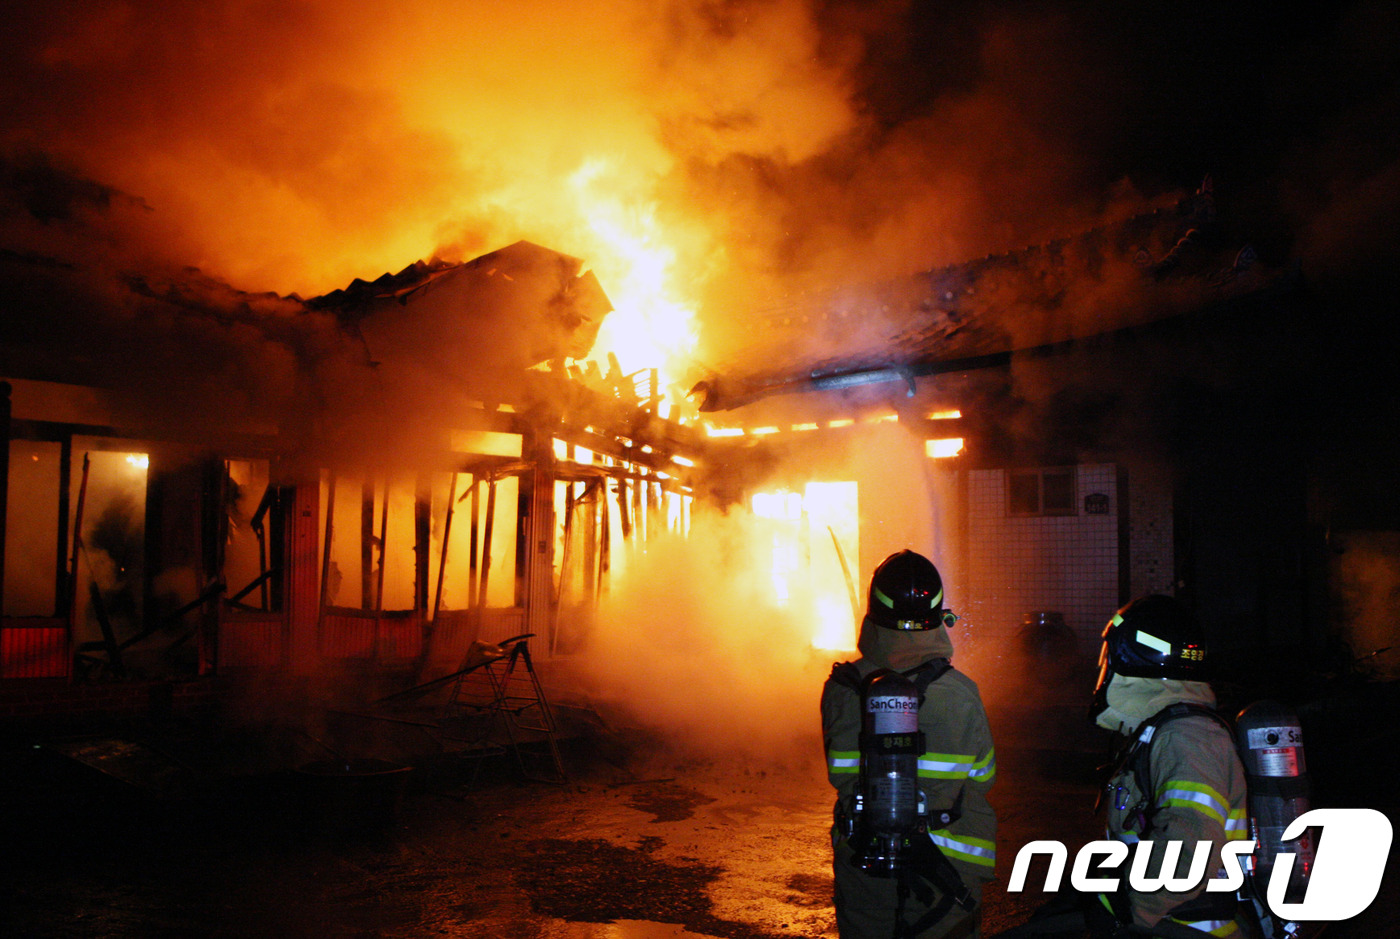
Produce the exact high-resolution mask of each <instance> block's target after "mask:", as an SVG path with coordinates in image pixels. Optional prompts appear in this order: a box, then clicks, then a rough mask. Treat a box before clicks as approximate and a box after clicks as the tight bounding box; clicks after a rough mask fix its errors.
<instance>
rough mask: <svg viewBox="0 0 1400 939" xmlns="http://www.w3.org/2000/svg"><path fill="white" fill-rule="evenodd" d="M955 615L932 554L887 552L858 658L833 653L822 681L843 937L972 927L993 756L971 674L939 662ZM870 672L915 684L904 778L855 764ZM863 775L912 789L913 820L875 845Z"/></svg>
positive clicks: (988, 867) (991, 828)
mask: <svg viewBox="0 0 1400 939" xmlns="http://www.w3.org/2000/svg"><path fill="white" fill-rule="evenodd" d="M956 618H957V617H956V616H955V615H954V614H952V613H949V612H948V611H947V610H946V608H945V606H944V603H943V581H942V578H941V577H940V576H939V573H938V570H937V568H936V567H934V565H933V563H932V562H930V561H929V560H928V559H927V558H925V557H923V556H922V555H919V554H916V553H915V552H913V551H908V550H905V551H900V552H897V553H895V554H892V555H890V556H889V557H887V558H886V559H885V560H884V561H883V562H882V563H881V564H880V566H879V567H877V568H876V569H875V572H874V574H873V575H872V577H871V580H870V590H869V597H868V601H867V606H866V613H865V617H864V618H863V620H862V622H861V627H860V635H859V638H858V639H857V643H856V647H857V649H858V650H859V652H860V658H858V659H857V660H856V661H854V662H841V663H837V664H836V665H835V666H834V667H833V668H832V673H831V677H830V678H828V679H827V681H826V684H825V686H824V687H823V689H822V701H821V712H822V731H823V738H824V742H825V745H826V756H827V771H828V774H829V778H830V780H831V784H832V785H833V786H834V787H836V791H837V800H836V823H835V825H834V826H833V830H832V846H833V854H834V858H833V869H834V874H835V881H836V889H835V901H836V922H837V926H838V928H839V930H840V935H841V936H842V939H892V937H903V936H908V937H914V936H917V937H919V939H931V937H966V936H973V937H975V936H977V935H978V921H979V918H980V910H979V909H978V908H977V902H978V901H979V900H980V896H981V891H982V886H983V884H985V883H986V882H987V881H988V880H990V879H991V878H992V874H993V865H994V864H995V860H996V816H995V815H994V813H993V811H992V808H991V806H990V805H989V804H988V802H987V791H988V790H989V789H990V788H991V785H992V779H993V777H994V776H995V775H996V760H995V755H994V752H993V749H992V737H991V731H990V730H989V728H988V725H987V715H986V711H985V710H984V709H983V706H982V699H981V696H980V695H979V693H978V690H977V685H976V684H975V683H974V682H973V681H972V680H971V679H970V678H968V677H967V676H966V675H964V674H963V673H961V672H959V671H957V670H956V669H954V668H952V666H951V664H950V662H949V660H950V659H951V658H952V655H953V643H952V641H951V639H950V638H949V636H948V629H947V627H948V626H950V625H952V623H953V622H954V621H955V620H956ZM877 679H880V680H881V682H882V687H889V686H891V685H892V684H899V685H901V686H903V687H912V688H915V689H917V692H915V691H910V692H909V693H910V694H917V697H916V698H914V699H913V701H914V704H913V705H912V707H913V708H914V709H916V711H917V730H918V734H917V735H911V736H910V737H908V738H907V739H917V740H918V741H919V744H920V749H919V752H916V753H913V754H912V756H911V758H910V760H909V764H910V765H912V766H913V767H914V770H913V772H912V773H910V774H909V775H911V776H913V777H914V778H913V779H912V780H902V779H898V778H895V779H890V778H888V777H889V776H897V775H898V774H897V773H888V774H885V773H882V774H881V776H880V779H878V780H870V779H867V776H869V775H870V774H869V773H867V772H864V771H863V769H862V767H863V765H866V766H867V767H868V765H869V758H870V754H869V753H866V754H862V743H863V742H866V743H869V741H870V740H871V739H872V735H871V733H869V729H870V728H869V725H868V716H867V714H866V711H865V709H864V704H865V698H863V694H862V692H863V691H867V692H868V691H869V689H870V688H871V687H872V683H875V682H876V680H877ZM906 679H907V681H906ZM867 697H868V695H867ZM889 739H890V738H888V737H886V738H884V740H883V742H885V743H888V741H889ZM896 739H900V740H903V739H906V738H905V737H899V738H896ZM867 782H874V783H879V784H890V785H893V784H902V783H904V782H908V783H909V785H908V788H907V790H905V791H906V792H908V793H912V794H913V796H914V798H917V799H919V801H920V808H921V813H920V814H919V816H918V822H917V824H916V825H915V826H913V827H912V828H911V829H910V830H909V831H907V832H904V833H903V834H902V836H901V837H897V838H887V839H886V841H885V842H884V849H885V850H883V851H880V852H875V851H873V849H872V850H867V849H869V848H870V845H871V841H870V840H869V838H868V837H866V835H868V831H869V829H868V827H865V825H866V822H867V821H868V819H866V818H864V817H862V813H868V812H869V810H870V809H871V805H872V797H871V791H870V790H869V789H867V788H866V783H867ZM877 795H878V793H877ZM862 832H865V835H863V834H862ZM875 853H879V854H880V855H881V856H880V857H878V858H875V857H871V856H870V855H871V854H875ZM890 853H893V854H895V855H897V856H886V855H887V854H890Z"/></svg>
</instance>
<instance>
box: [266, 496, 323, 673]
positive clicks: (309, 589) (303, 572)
mask: <svg viewBox="0 0 1400 939" xmlns="http://www.w3.org/2000/svg"><path fill="white" fill-rule="evenodd" d="M278 501H279V505H278V506H277V510H278V511H281V512H283V513H284V516H283V517H284V519H285V521H284V524H283V526H282V535H283V547H282V557H281V558H280V562H281V565H282V576H281V581H282V587H281V591H280V592H281V594H282V606H283V609H285V610H286V616H287V643H286V646H285V647H284V648H285V655H286V657H287V659H288V664H290V665H291V666H292V667H293V669H295V670H296V671H298V672H300V673H302V674H310V673H311V672H312V671H313V670H314V669H315V667H316V665H317V659H318V651H319V646H318V643H319V641H320V635H319V631H320V623H321V609H320V594H319V589H318V587H319V585H318V584H317V582H316V570H317V565H316V538H317V534H318V529H319V528H320V511H321V484H320V480H319V479H317V478H316V477H315V476H312V477H311V479H310V480H309V481H303V482H299V483H297V484H296V485H294V486H291V487H290V497H289V498H287V499H283V500H278ZM327 514H329V509H327ZM327 544H329V539H327ZM274 566H275V565H274Z"/></svg>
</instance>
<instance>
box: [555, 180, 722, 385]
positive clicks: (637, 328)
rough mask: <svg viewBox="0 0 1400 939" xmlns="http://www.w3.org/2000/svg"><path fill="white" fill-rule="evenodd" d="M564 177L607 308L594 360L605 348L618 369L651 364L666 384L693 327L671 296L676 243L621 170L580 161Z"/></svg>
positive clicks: (689, 313) (691, 343) (693, 335)
mask: <svg viewBox="0 0 1400 939" xmlns="http://www.w3.org/2000/svg"><path fill="white" fill-rule="evenodd" d="M569 182H570V191H571V192H572V194H573V197H574V199H575V200H576V203H577V206H576V208H577V211H578V214H579V217H580V218H583V219H585V220H586V224H587V228H588V234H587V235H586V237H587V239H588V240H589V241H590V242H592V244H590V245H587V246H585V257H586V259H587V262H588V264H589V266H590V267H591V268H592V269H593V271H594V273H595V274H597V276H598V279H599V280H600V281H602V283H603V284H604V285H605V286H604V289H606V290H607V292H608V298H609V299H610V300H612V302H613V307H614V310H613V312H612V313H610V314H608V317H607V318H606V319H605V320H604V321H603V327H602V330H601V331H600V332H599V335H598V341H597V342H596V343H595V344H594V347H593V355H594V358H598V359H603V360H604V361H606V358H607V355H608V354H609V353H612V354H613V355H615V356H616V357H617V360H618V364H619V366H620V367H621V368H622V370H623V372H624V373H631V372H635V371H637V370H640V369H644V368H656V369H658V370H659V372H660V377H661V384H662V387H665V386H666V385H668V384H669V383H670V382H671V381H674V380H675V379H676V376H678V375H680V374H681V373H682V371H683V369H684V363H685V361H686V359H687V357H688V356H690V355H691V354H693V351H694V348H695V343H696V341H697V327H696V317H695V312H694V310H693V309H691V307H690V305H689V304H687V303H686V302H684V301H683V300H681V299H679V298H678V297H677V287H676V281H677V273H676V270H675V266H676V257H677V253H676V248H675V246H674V244H673V243H672V242H671V241H670V240H669V238H670V237H671V236H670V233H669V232H667V231H665V230H663V226H662V223H661V221H660V220H659V219H658V216H657V205H656V203H655V202H653V201H650V200H648V199H646V198H645V197H642V196H638V195H635V194H631V193H629V192H628V187H627V185H626V183H625V181H624V180H623V174H622V173H621V171H620V170H619V169H618V168H617V167H616V166H615V165H613V164H612V163H610V162H609V161H607V160H604V159H601V158H593V159H588V160H585V161H584V163H583V164H582V165H581V166H580V167H579V168H578V169H577V170H576V171H575V172H574V173H573V175H572V176H571V177H570V180H569ZM604 370H606V368H605V369H604Z"/></svg>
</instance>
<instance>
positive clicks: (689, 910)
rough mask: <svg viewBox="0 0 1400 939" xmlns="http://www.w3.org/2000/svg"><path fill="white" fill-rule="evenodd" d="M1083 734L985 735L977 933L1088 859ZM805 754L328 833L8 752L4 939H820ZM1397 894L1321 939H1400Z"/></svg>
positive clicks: (456, 769) (459, 797) (682, 760)
mask: <svg viewBox="0 0 1400 939" xmlns="http://www.w3.org/2000/svg"><path fill="white" fill-rule="evenodd" d="M1079 713H1080V712H1079V709H1078V708H1077V707H1076V708H1075V709H1073V713H1071V709H1069V708H1065V709H1061V710H1056V709H1054V708H1043V707H1042V708H1039V709H1037V711H1036V712H1034V713H1033V714H1030V713H1019V714H1018V713H1010V712H1004V713H1000V714H998V713H993V715H992V719H993V731H994V733H996V734H997V735H998V737H999V742H998V753H999V779H998V783H997V785H996V787H995V789H994V790H993V803H994V805H995V807H996V808H997V811H998V814H999V819H1000V831H999V838H998V841H999V845H998V849H999V855H1000V859H1001V860H1000V864H999V871H998V872H999V875H1000V878H1001V879H1000V880H999V881H998V882H997V883H995V884H993V885H992V886H991V887H990V888H989V889H988V891H987V893H986V895H985V897H984V913H983V932H984V934H990V933H995V932H996V931H998V930H1000V929H1003V928H1006V927H1008V926H1011V925H1014V924H1015V923H1017V922H1020V921H1021V920H1022V919H1023V918H1024V917H1025V915H1026V914H1027V913H1028V912H1029V911H1030V910H1031V909H1032V908H1033V907H1034V906H1035V905H1036V904H1037V903H1038V902H1040V900H1042V899H1043V897H1041V896H1039V895H1038V894H1033V893H1027V894H1021V895H1010V896H1009V895H1007V894H1006V892H1005V889H1004V886H1005V879H1006V878H1007V877H1008V876H1009V873H1010V869H1011V862H1012V860H1013V859H1014V857H1015V855H1016V851H1017V850H1018V849H1019V847H1020V846H1021V845H1023V844H1025V843H1026V842H1028V841H1030V840H1036V839H1041V838H1056V839H1061V840H1065V841H1068V842H1071V843H1074V842H1075V841H1076V840H1089V839H1092V838H1094V837H1095V836H1096V835H1095V830H1096V822H1095V820H1094V817H1093V815H1092V812H1091V810H1090V808H1089V807H1090V806H1091V805H1092V803H1093V798H1094V792H1095V789H1096V778H1097V777H1096V776H1095V772H1094V767H1095V764H1096V763H1097V762H1098V761H1099V758H1100V756H1101V753H1099V752H1098V751H1097V750H1096V749H1095V746H1094V744H1095V741H1094V740H1091V739H1090V738H1089V737H1086V736H1085V735H1083V734H1082V733H1080V732H1078V731H1075V730H1072V729H1069V728H1071V727H1072V726H1075V725H1074V724H1073V721H1074V720H1077V719H1078V718H1079ZM795 743H797V744H799V745H798V746H796V747H794V750H793V754H796V755H791V754H790V755H788V756H786V757H780V758H775V759H770V760H768V761H766V762H759V761H755V760H754V759H753V758H749V759H745V760H735V761H724V760H720V759H716V758H714V757H712V756H700V755H697V754H694V753H684V752H678V751H674V750H670V749H667V748H665V747H662V746H660V745H659V744H657V743H656V741H653V740H645V739H641V738H630V739H626V740H619V739H616V738H609V739H602V738H580V739H575V740H572V741H569V742H568V743H567V745H566V748H565V751H564V757H565V763H566V765H567V766H568V768H569V770H570V778H569V779H568V781H567V782H565V783H563V784H550V783H541V782H527V781H524V780H521V779H520V778H518V776H517V775H516V773H515V771H514V768H513V766H512V764H511V762H510V761H509V760H507V759H504V758H492V759H491V760H489V761H485V762H480V763H477V762H474V761H466V760H460V759H446V760H442V759H440V760H437V761H428V762H424V763H423V764H422V765H419V766H417V767H415V769H414V771H413V772H412V773H409V774H404V775H402V776H400V777H397V779H398V781H399V782H401V783H402V790H399V789H397V788H395V789H394V790H393V793H392V794H393V797H394V798H393V799H392V801H391V802H388V803H385V802H376V801H375V800H374V799H371V800H368V801H363V800H358V801H353V802H344V803H340V804H339V806H338V808H337V810H336V811H335V812H331V813H327V812H326V811H325V810H324V808H320V809H318V808H317V807H318V806H322V807H323V806H324V805H325V793H324V791H318V790H316V789H315V788H314V787H313V785H312V783H313V781H311V780H308V779H307V778H305V777H304V775H298V774H286V773H263V774H257V775H249V776H245V777H234V778H229V777H224V778H221V779H219V780H217V781H216V782H210V781H208V780H206V781H205V782H204V784H203V785H201V786H199V787H195V788H193V789H191V788H187V787H180V786H171V785H166V786H164V787H163V788H162V789H161V790H160V791H159V792H152V791H150V790H148V789H142V788H140V787H136V786H132V785H129V784H127V783H125V782H122V781H121V780H119V779H115V778H113V777H112V776H110V775H109V774H104V773H100V772H95V771H93V770H91V768H90V767H88V766H86V765H80V764H78V763H76V762H74V761H73V760H72V759H69V758H67V757H66V756H65V755H64V754H61V753H57V752H55V750H54V748H53V747H38V748H35V747H32V746H30V747H27V748H25V749H22V750H21V749H13V748H12V749H10V750H8V751H6V752H5V753H4V754H3V756H4V769H5V776H4V780H5V782H4V787H3V797H4V803H5V831H4V832H3V835H4V842H3V843H4V847H3V851H4V855H3V859H4V862H5V869H6V874H5V876H4V877H3V878H0V901H3V905H0V935H4V936H25V937H30V936H32V937H181V936H200V937H263V936H288V937H296V936H318V937H319V936H325V937H385V939H388V937H419V936H460V937H475V939H773V937H792V936H799V937H811V939H823V937H825V939H829V937H834V936H835V935H836V930H835V923H834V915H833V912H832V908H831V889H832V881H831V873H830V867H829V865H830V846H829V842H828V836H827V827H828V824H829V818H830V814H829V813H830V802H831V794H830V789H829V787H828V785H827V783H826V779H825V773H824V768H823V766H822V763H821V760H820V742H819V740H817V739H816V738H815V736H814V737H813V739H811V740H807V741H795ZM1390 799H1391V801H1394V795H1393V793H1392V795H1391V796H1390ZM390 806H391V807H392V810H387V809H388V808H389V807H390ZM1376 807H1382V808H1384V806H1376ZM1394 866H1395V865H1394V864H1392V868H1393V867H1394ZM1395 881H1396V876H1395V872H1394V871H1393V870H1391V871H1390V872H1389V876H1388V878H1387V881H1386V885H1385V887H1384V890H1383V895H1382V897H1381V898H1380V899H1379V900H1378V901H1377V902H1376V904H1374V905H1373V907H1372V909H1370V910H1368V911H1367V912H1366V913H1364V914H1362V916H1361V917H1358V918H1357V919H1356V920H1354V921H1352V922H1350V923H1345V924H1339V925H1338V926H1336V927H1333V928H1332V929H1331V930H1329V932H1328V935H1335V936H1337V937H1338V939H1343V937H1360V936H1388V935H1395V934H1397V932H1396V931H1395V929H1394V928H1393V927H1394V926H1395V925H1396V924H1397V923H1400V917H1397V915H1396V909H1397V905H1400V904H1398V903H1397V896H1400V889H1397V885H1396V883H1395Z"/></svg>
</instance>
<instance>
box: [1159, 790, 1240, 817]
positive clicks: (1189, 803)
mask: <svg viewBox="0 0 1400 939" xmlns="http://www.w3.org/2000/svg"><path fill="white" fill-rule="evenodd" d="M1157 803H1158V804H1159V805H1162V806H1176V807H1181V808H1190V809H1195V810H1196V811H1197V812H1200V813H1201V814H1203V815H1206V816H1208V817H1210V818H1213V819H1215V820H1216V821H1217V822H1219V823H1220V825H1221V826H1222V827H1224V825H1225V816H1226V815H1227V814H1228V813H1229V811H1230V803H1229V800H1227V799H1226V798H1225V797H1224V796H1222V795H1221V794H1220V793H1218V792H1216V791H1215V790H1214V789H1212V788H1211V787H1210V786H1207V785H1206V784H1205V783H1193V782H1186V781H1185V780H1182V779H1173V780H1171V781H1170V782H1168V783H1167V784H1166V785H1165V786H1163V787H1162V790H1161V791H1160V792H1159V793H1158V794H1157Z"/></svg>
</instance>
